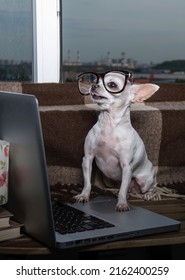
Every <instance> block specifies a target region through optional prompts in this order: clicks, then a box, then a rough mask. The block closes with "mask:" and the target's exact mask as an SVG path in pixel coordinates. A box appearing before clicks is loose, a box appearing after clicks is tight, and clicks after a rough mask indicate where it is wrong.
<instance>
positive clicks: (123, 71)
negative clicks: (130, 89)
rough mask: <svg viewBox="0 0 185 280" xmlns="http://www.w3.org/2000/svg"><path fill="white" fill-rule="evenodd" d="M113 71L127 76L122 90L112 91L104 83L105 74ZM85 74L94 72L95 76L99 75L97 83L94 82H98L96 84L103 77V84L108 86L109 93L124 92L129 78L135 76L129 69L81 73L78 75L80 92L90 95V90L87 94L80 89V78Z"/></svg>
mask: <svg viewBox="0 0 185 280" xmlns="http://www.w3.org/2000/svg"><path fill="white" fill-rule="evenodd" d="M111 72H118V73H120V74H123V75H124V76H125V82H124V85H123V88H122V89H121V90H119V91H118V92H115V93H114V92H112V91H111V90H109V89H107V87H106V86H105V83H104V77H105V75H106V74H108V73H111ZM85 74H93V75H95V76H96V77H97V81H96V83H94V84H96V85H97V84H98V82H99V79H100V78H101V79H102V82H103V86H104V87H105V88H106V90H107V91H108V92H109V93H111V94H118V93H120V92H122V91H123V90H124V89H125V87H126V84H127V81H128V78H132V77H133V73H132V72H130V71H127V70H109V71H106V72H104V73H96V72H91V71H89V72H84V73H81V74H80V75H78V77H77V85H78V90H79V92H80V93H81V94H82V95H90V92H89V93H87V94H85V93H82V92H81V91H80V88H79V80H80V77H81V76H83V75H85ZM92 85H93V83H92Z"/></svg>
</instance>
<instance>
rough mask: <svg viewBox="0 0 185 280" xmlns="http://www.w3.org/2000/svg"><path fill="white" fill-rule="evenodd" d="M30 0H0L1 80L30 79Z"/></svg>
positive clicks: (31, 75) (31, 74)
mask: <svg viewBox="0 0 185 280" xmlns="http://www.w3.org/2000/svg"><path fill="white" fill-rule="evenodd" d="M31 2H32V1H31V0H0V38H1V40H0V80H1V81H31V80H32V77H33V72H32V64H33V60H32V52H33V50H32V45H33V44H32V40H33V39H32V4H31Z"/></svg>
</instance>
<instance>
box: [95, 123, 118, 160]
mask: <svg viewBox="0 0 185 280" xmlns="http://www.w3.org/2000/svg"><path fill="white" fill-rule="evenodd" d="M118 148H119V137H118V134H117V129H116V127H115V126H114V124H113V123H112V122H111V121H110V120H109V119H108V120H106V119H105V120H104V121H102V122H98V123H97V133H96V141H95V156H96V157H98V158H99V157H101V158H102V159H107V157H108V156H110V155H114V156H118Z"/></svg>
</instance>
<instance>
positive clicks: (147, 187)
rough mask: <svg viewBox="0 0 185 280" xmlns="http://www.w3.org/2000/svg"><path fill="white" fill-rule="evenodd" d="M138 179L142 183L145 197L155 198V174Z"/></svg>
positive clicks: (146, 198)
mask: <svg viewBox="0 0 185 280" xmlns="http://www.w3.org/2000/svg"><path fill="white" fill-rule="evenodd" d="M136 181H137V183H138V184H139V185H140V189H141V192H142V194H143V195H142V196H143V199H144V200H153V187H154V186H155V185H156V184H157V183H156V178H155V176H154V175H153V174H151V176H149V177H148V178H147V179H144V180H141V179H138V178H137V179H136Z"/></svg>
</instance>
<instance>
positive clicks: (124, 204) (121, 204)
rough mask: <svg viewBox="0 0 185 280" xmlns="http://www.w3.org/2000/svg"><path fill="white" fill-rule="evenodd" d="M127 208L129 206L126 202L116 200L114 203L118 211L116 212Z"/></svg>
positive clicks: (127, 209)
mask: <svg viewBox="0 0 185 280" xmlns="http://www.w3.org/2000/svg"><path fill="white" fill-rule="evenodd" d="M129 210H130V207H129V206H128V204H126V203H120V202H118V203H117V205H116V211H118V212H125V211H129Z"/></svg>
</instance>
